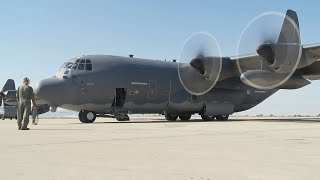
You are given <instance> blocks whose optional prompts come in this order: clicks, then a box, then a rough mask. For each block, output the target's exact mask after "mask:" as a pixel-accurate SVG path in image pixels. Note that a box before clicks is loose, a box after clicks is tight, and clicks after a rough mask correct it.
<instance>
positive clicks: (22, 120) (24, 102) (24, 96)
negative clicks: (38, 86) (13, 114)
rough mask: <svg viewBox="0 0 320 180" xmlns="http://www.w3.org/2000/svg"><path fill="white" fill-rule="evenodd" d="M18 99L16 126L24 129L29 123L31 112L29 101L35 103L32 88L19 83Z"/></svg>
mask: <svg viewBox="0 0 320 180" xmlns="http://www.w3.org/2000/svg"><path fill="white" fill-rule="evenodd" d="M17 101H18V127H19V129H26V128H27V127H28V124H29V116H30V113H31V101H32V102H33V103H34V104H35V103H36V101H35V97H34V93H33V88H32V87H31V86H29V85H21V86H20V87H19V88H18V91H17Z"/></svg>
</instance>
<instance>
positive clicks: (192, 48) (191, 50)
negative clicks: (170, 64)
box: [178, 32, 222, 96]
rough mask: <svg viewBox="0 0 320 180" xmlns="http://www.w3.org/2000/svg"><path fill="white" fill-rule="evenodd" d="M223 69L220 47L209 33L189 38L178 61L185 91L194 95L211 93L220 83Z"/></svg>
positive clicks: (197, 34) (179, 73) (180, 77)
mask: <svg viewBox="0 0 320 180" xmlns="http://www.w3.org/2000/svg"><path fill="white" fill-rule="evenodd" d="M221 67H222V58H221V54H220V47H219V44H218V42H217V40H216V39H215V38H214V37H213V36H211V35H210V34H208V33H204V32H201V33H196V34H194V35H193V36H191V37H190V38H188V39H187V40H186V42H185V44H184V47H183V49H182V51H181V54H180V58H179V60H178V75H179V79H180V82H181V84H182V86H183V87H184V89H185V90H186V91H187V92H189V93H190V94H192V95H197V96H198V95H203V94H206V93H207V92H209V91H210V90H211V89H212V88H213V87H214V85H215V84H216V83H217V82H218V79H219V76H220V72H221Z"/></svg>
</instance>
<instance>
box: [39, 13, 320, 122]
mask: <svg viewBox="0 0 320 180" xmlns="http://www.w3.org/2000/svg"><path fill="white" fill-rule="evenodd" d="M275 14H278V15H279V13H275ZM264 15H269V14H264ZM280 15H281V14H280ZM281 16H282V17H283V21H282V22H281V26H280V28H281V29H279V34H278V35H277V37H276V38H271V39H268V38H265V39H263V38H262V40H261V42H260V44H258V45H257V46H255V49H254V50H255V51H256V53H254V54H249V55H240V54H238V55H237V56H235V57H222V56H221V55H219V54H218V55H217V54H215V52H213V51H217V49H219V47H218V45H217V43H216V40H215V39H214V38H213V37H211V36H210V35H208V34H206V33H200V34H197V35H195V36H192V37H191V38H190V39H188V40H187V41H186V44H185V47H184V48H183V50H182V52H181V55H180V58H179V59H178V62H168V61H160V60H149V59H140V58H134V57H133V56H130V57H119V56H112V55H85V56H82V57H79V58H73V59H71V60H69V61H68V62H66V63H65V64H64V65H63V66H62V67H61V69H59V71H58V72H57V74H56V76H54V77H51V78H48V79H44V80H41V81H40V82H39V84H38V87H37V88H36V94H37V96H38V97H39V98H41V99H44V100H46V101H47V102H48V103H49V104H50V106H51V109H53V110H55V109H56V108H57V107H61V108H64V109H68V110H72V111H77V112H79V120H80V121H81V122H83V123H93V122H94V121H95V119H96V117H97V116H101V117H103V116H108V115H113V116H114V117H115V118H116V119H117V120H118V121H124V120H129V116H128V114H155V113H159V114H164V115H165V117H166V119H167V120H169V121H176V120H177V118H178V117H179V118H180V119H181V120H184V121H185V120H189V119H190V118H191V115H193V114H196V113H198V114H200V115H201V117H202V119H203V120H205V121H210V120H227V119H228V117H229V115H230V114H232V113H234V112H240V111H245V110H247V109H250V108H252V107H254V106H256V105H258V104H259V103H261V102H262V101H264V100H265V99H266V98H268V97H270V96H271V95H272V94H274V93H275V92H277V91H278V90H281V89H298V88H301V87H304V86H306V85H308V84H310V81H309V80H318V79H319V78H320V61H318V59H319V58H320V45H308V46H303V45H301V38H300V29H299V21H298V17H297V14H296V12H295V11H293V10H288V11H287V13H286V14H283V15H281ZM261 17H263V16H261ZM257 19H258V18H256V19H255V20H257ZM243 34H244V32H243ZM249 37H250V36H249ZM240 44H241V43H239V46H240Z"/></svg>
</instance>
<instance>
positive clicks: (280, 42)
mask: <svg viewBox="0 0 320 180" xmlns="http://www.w3.org/2000/svg"><path fill="white" fill-rule="evenodd" d="M281 25H282V26H281ZM279 32H280V33H279ZM254 51H256V52H257V53H258V55H259V56H252V58H247V59H244V60H241V57H240V56H239V55H240V54H248V53H249V52H251V53H252V52H254ZM301 54H302V46H301V38H300V30H299V22H298V17H297V14H296V12H294V11H292V10H288V11H287V14H282V13H278V12H268V13H263V14H261V15H259V16H257V17H255V18H254V19H253V20H251V21H250V22H249V23H248V25H247V27H246V28H245V29H244V30H243V31H242V34H241V38H240V40H239V42H238V61H237V67H238V70H239V72H240V73H241V77H240V79H241V80H242V81H243V82H244V83H245V84H247V85H249V86H252V87H254V88H257V89H261V90H270V89H275V88H279V87H281V86H282V85H283V84H284V83H286V82H287V81H288V80H289V79H290V78H291V76H292V75H293V73H294V72H295V71H296V69H297V68H298V65H299V63H300V59H301Z"/></svg>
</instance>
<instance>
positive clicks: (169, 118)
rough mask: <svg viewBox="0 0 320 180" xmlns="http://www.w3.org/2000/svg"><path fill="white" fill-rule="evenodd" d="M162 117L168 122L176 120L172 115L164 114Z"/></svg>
mask: <svg viewBox="0 0 320 180" xmlns="http://www.w3.org/2000/svg"><path fill="white" fill-rule="evenodd" d="M164 117H166V119H167V120H168V121H176V120H177V119H178V116H177V115H172V114H169V113H167V112H166V113H165V114H164Z"/></svg>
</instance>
